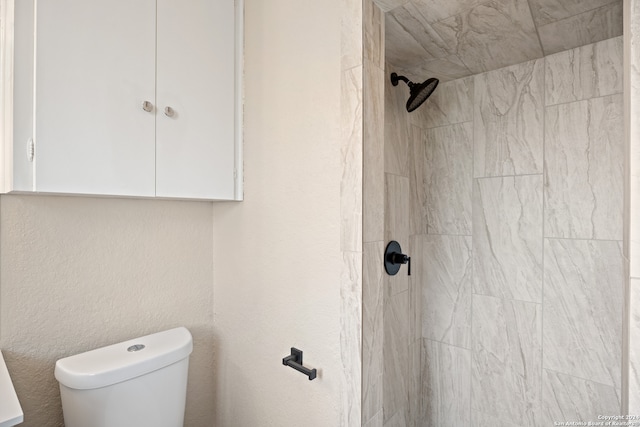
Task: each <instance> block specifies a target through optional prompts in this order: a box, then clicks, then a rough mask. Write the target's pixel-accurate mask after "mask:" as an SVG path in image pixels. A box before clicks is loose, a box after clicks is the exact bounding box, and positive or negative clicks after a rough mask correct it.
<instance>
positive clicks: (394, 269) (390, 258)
mask: <svg viewBox="0 0 640 427" xmlns="http://www.w3.org/2000/svg"><path fill="white" fill-rule="evenodd" d="M402 264H408V266H407V268H408V275H409V276H411V257H410V256H408V255H405V254H403V253H402V248H401V247H400V244H399V243H398V242H396V241H395V240H392V241H391V242H389V244H388V245H387V248H386V249H385V251H384V269H385V271H386V272H387V274H389V275H390V276H395V275H396V274H398V271H399V270H400V266H401V265H402Z"/></svg>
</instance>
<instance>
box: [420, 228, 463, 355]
mask: <svg viewBox="0 0 640 427" xmlns="http://www.w3.org/2000/svg"><path fill="white" fill-rule="evenodd" d="M419 238H420V239H421V244H422V259H420V260H418V262H419V264H418V265H420V266H422V269H423V270H424V271H421V272H419V274H420V276H419V277H420V279H421V282H422V287H423V289H422V336H423V337H424V338H428V339H431V340H434V341H440V342H443V343H448V344H452V345H455V346H458V347H464V348H471V294H472V286H473V281H472V280H473V279H472V276H473V271H472V270H473V266H472V259H471V254H472V251H471V237H468V236H436V235H430V236H420V237H419Z"/></svg>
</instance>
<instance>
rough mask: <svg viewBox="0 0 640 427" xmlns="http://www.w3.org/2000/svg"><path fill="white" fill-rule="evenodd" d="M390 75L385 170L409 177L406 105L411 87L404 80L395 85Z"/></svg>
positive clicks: (386, 75) (387, 101)
mask: <svg viewBox="0 0 640 427" xmlns="http://www.w3.org/2000/svg"><path fill="white" fill-rule="evenodd" d="M387 69H388V68H387ZM389 75H390V73H385V76H384V87H385V93H384V171H385V172H387V173H392V174H395V175H402V176H407V177H408V176H409V117H408V113H407V109H406V107H405V105H406V103H407V99H409V89H408V88H407V86H406V85H405V84H404V83H402V82H401V83H400V84H399V85H398V86H393V85H392V84H391V81H390V79H389Z"/></svg>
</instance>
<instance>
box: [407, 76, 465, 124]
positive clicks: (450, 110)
mask: <svg viewBox="0 0 640 427" xmlns="http://www.w3.org/2000/svg"><path fill="white" fill-rule="evenodd" d="M425 77H426V76H425ZM415 112H417V113H418V114H419V115H420V116H421V117H422V119H423V122H424V127H426V128H434V127H438V126H445V125H452V124H454V123H464V122H470V121H472V120H473V77H469V78H466V79H460V80H454V81H452V82H447V83H442V84H439V85H438V87H437V88H436V90H435V92H433V93H432V94H431V96H430V97H429V99H427V100H426V101H425V103H424V104H423V105H422V106H421V107H420V108H419V109H418V110H416V111H415Z"/></svg>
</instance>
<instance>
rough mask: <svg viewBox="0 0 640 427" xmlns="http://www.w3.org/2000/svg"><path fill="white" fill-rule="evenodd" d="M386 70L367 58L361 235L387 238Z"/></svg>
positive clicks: (380, 238)
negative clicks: (385, 207)
mask: <svg viewBox="0 0 640 427" xmlns="http://www.w3.org/2000/svg"><path fill="white" fill-rule="evenodd" d="M383 88H384V71H383V70H382V69H380V68H378V67H377V66H376V65H375V64H373V63H372V62H371V61H370V60H368V59H365V60H364V94H363V98H364V107H363V110H364V123H365V125H364V126H363V127H364V141H363V147H364V150H363V151H364V152H363V159H362V161H363V172H362V174H363V189H362V194H363V196H362V197H363V200H362V201H363V206H362V238H363V241H365V242H375V241H379V240H384V143H385V141H384V90H383Z"/></svg>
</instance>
